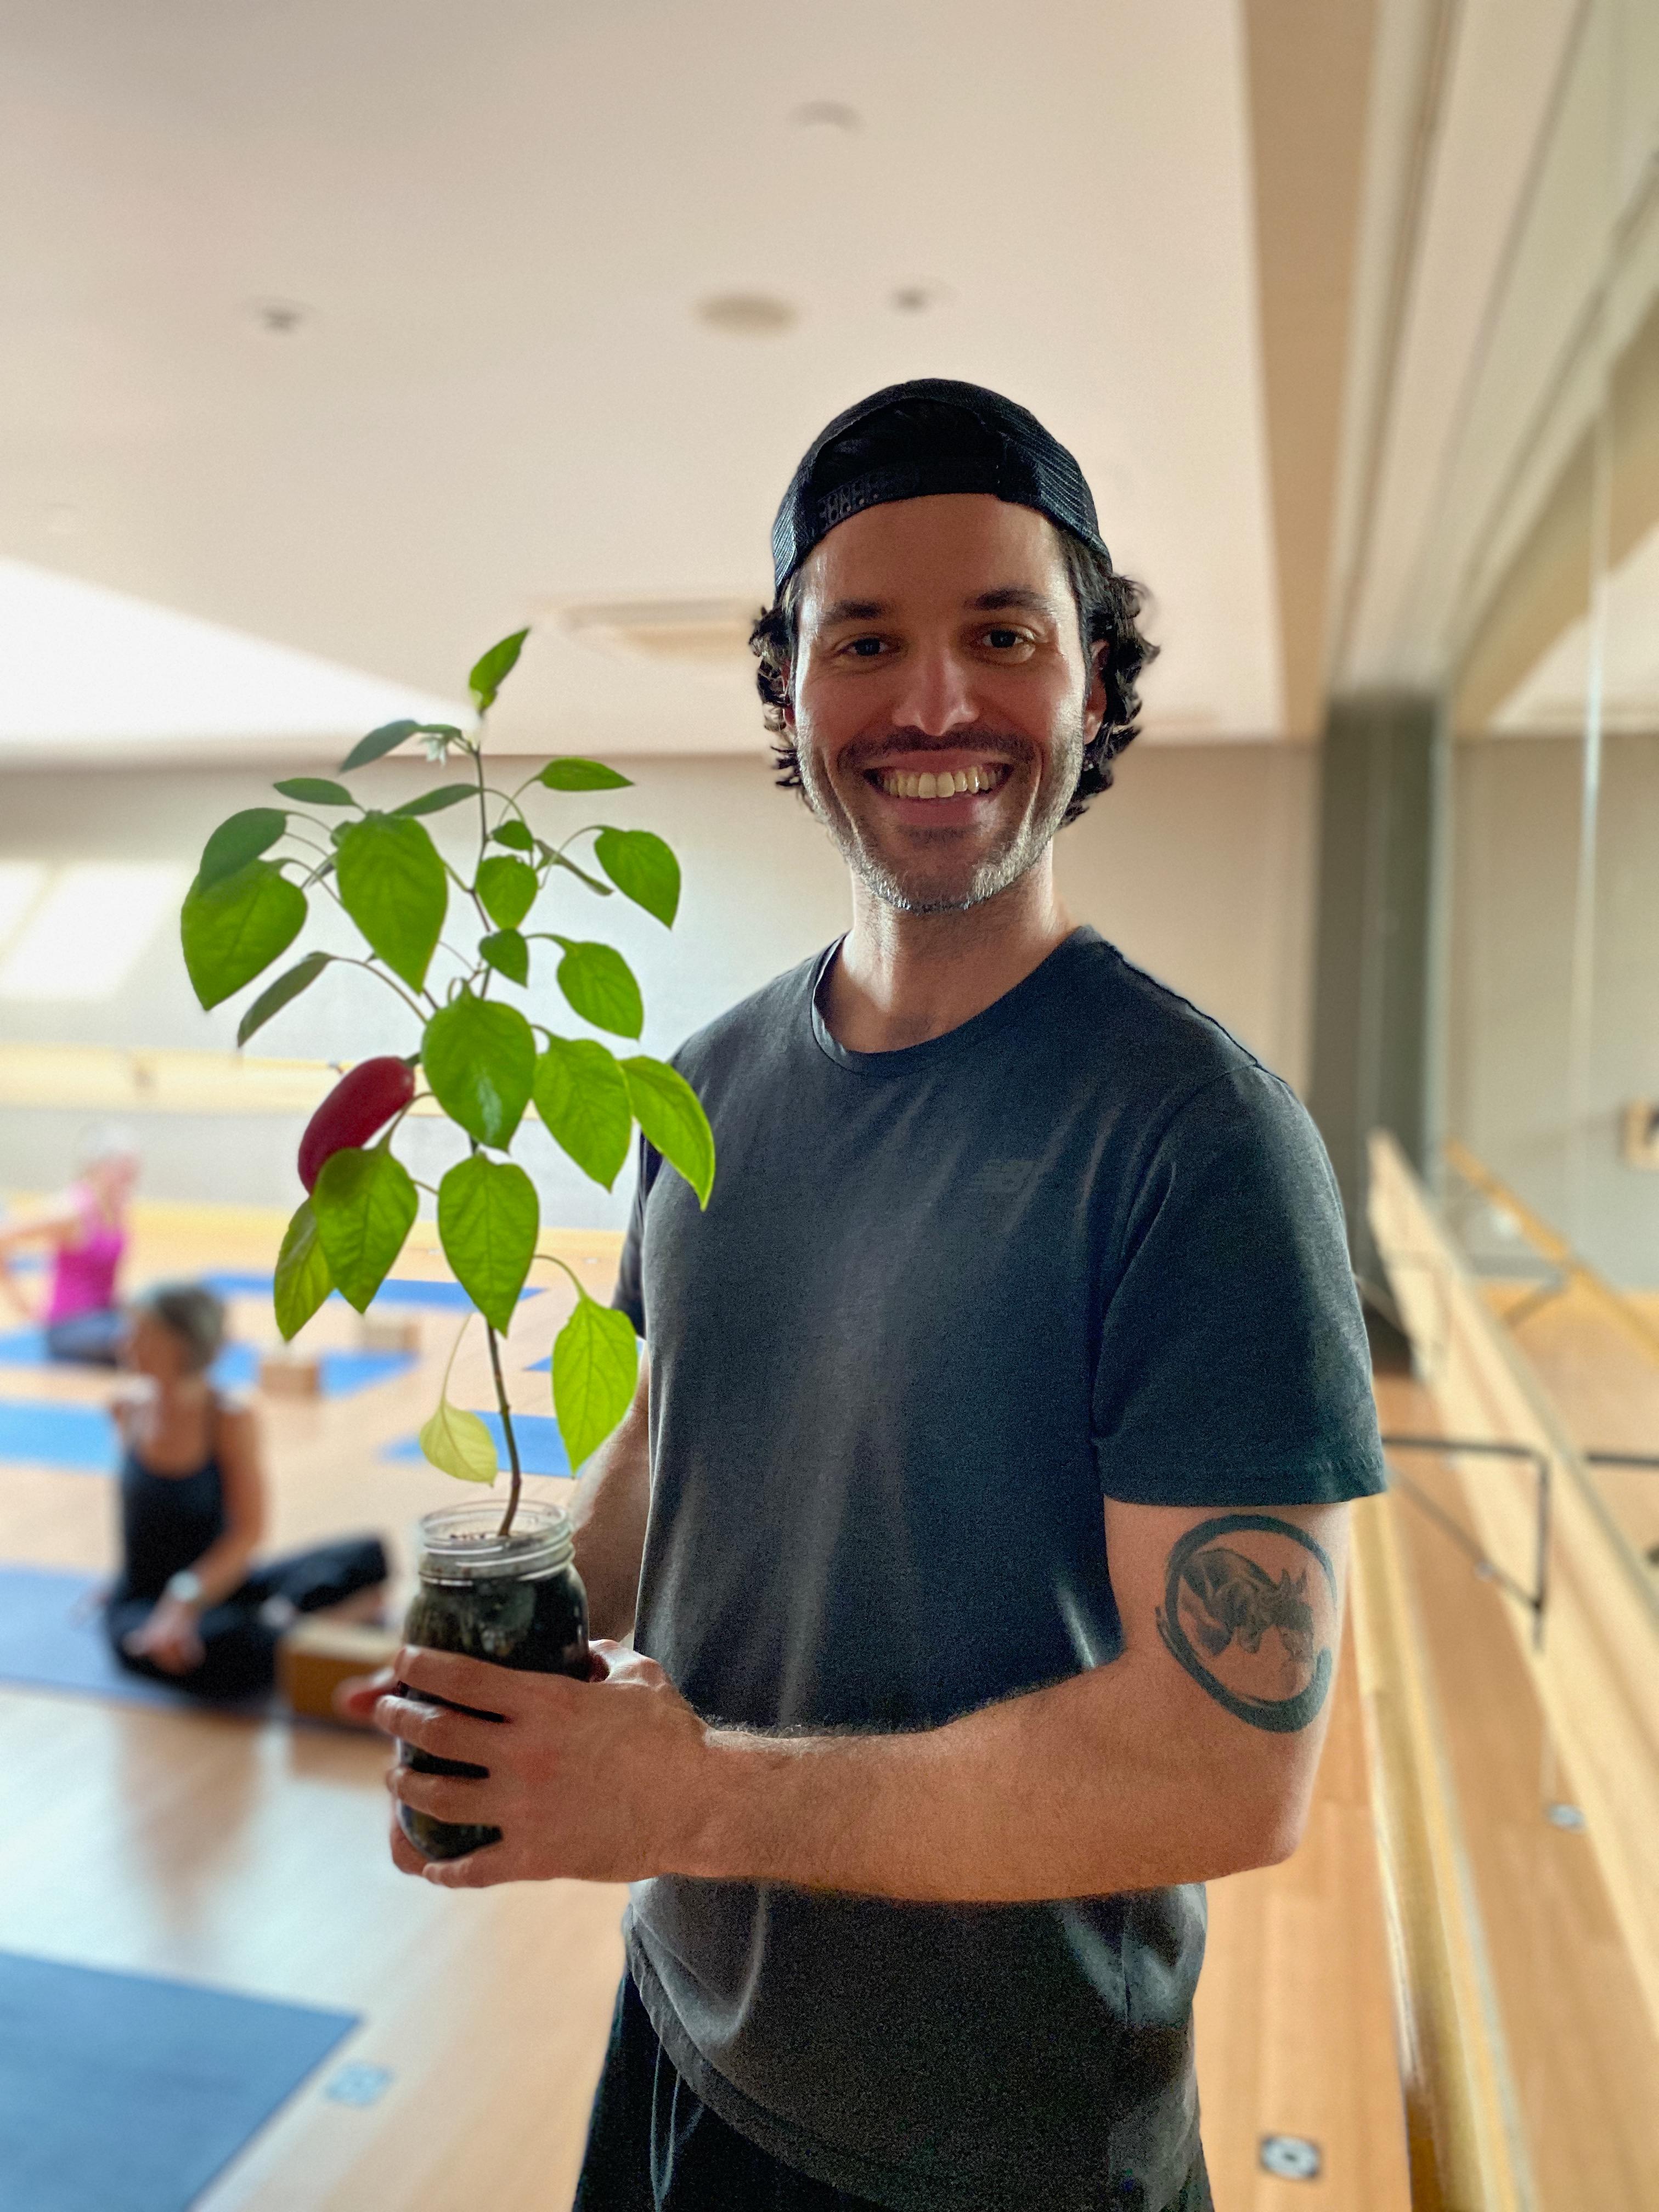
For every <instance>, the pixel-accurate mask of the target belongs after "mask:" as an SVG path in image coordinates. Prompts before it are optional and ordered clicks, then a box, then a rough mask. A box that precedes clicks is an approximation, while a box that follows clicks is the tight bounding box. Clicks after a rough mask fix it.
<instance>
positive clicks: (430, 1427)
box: [421, 1398, 495, 1482]
mask: <svg viewBox="0 0 1659 2212" xmlns="http://www.w3.org/2000/svg"><path fill="white" fill-rule="evenodd" d="M421 1449H422V1452H423V1453H424V1454H425V1455H426V1456H427V1458H428V1459H429V1460H430V1461H431V1462H432V1464H433V1466H434V1467H435V1468H439V1469H440V1470H441V1472H442V1473H443V1474H453V1476H454V1477H455V1480H457V1481H458V1482H494V1480H495V1438H494V1437H492V1436H491V1435H490V1433H489V1430H488V1429H487V1428H485V1426H484V1425H483V1422H482V1421H481V1420H480V1419H478V1417H477V1414H476V1413H465V1412H464V1411H463V1410H462V1408H461V1407H459V1406H452V1405H451V1404H450V1402H449V1401H448V1399H447V1398H440V1399H439V1401H438V1410H437V1412H436V1413H434V1414H433V1416H432V1418H431V1419H430V1420H429V1421H428V1422H426V1423H425V1424H424V1425H423V1426H422V1430H421Z"/></svg>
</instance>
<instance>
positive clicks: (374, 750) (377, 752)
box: [340, 715, 421, 775]
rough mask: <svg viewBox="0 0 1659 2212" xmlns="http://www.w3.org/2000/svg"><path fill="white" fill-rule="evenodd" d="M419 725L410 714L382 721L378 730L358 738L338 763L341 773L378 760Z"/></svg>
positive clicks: (410, 735) (411, 733) (409, 735)
mask: <svg viewBox="0 0 1659 2212" xmlns="http://www.w3.org/2000/svg"><path fill="white" fill-rule="evenodd" d="M420 726H421V725H420V724H419V723H418V722H417V721H416V720H414V719H413V717H412V716H410V715H405V716H404V718H403V720H401V721H397V722H382V723H381V725H380V728H379V729H378V730H371V731H370V732H369V733H368V736H367V737H366V738H358V740H357V742H356V744H355V745H353V747H352V748H351V750H350V751H349V753H348V754H347V755H346V757H345V758H344V759H343V761H342V762H341V763H340V773H341V775H347V774H349V771H350V770H351V769H354V768H362V767H365V766H366V765H367V764H368V762H370V761H373V760H379V759H380V756H381V754H382V753H389V752H391V751H392V750H393V749H394V747H396V746H398V745H400V744H402V743H403V741H404V738H412V737H413V736H414V734H415V732H416V730H418V729H419V728H420Z"/></svg>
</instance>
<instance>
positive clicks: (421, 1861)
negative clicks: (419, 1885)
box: [392, 1805, 432, 1874]
mask: <svg viewBox="0 0 1659 2212" xmlns="http://www.w3.org/2000/svg"><path fill="white" fill-rule="evenodd" d="M431 1863H432V1862H431V1860H430V1859H428V1857H427V1856H426V1854H425V1853H424V1852H423V1851H417V1850H416V1848H415V1846H414V1844H411V1843H410V1840H409V1838H408V1837H407V1836H406V1835H404V1832H403V1827H402V1824H401V1823H400V1822H399V1820H398V1808H397V1807H396V1806H395V1805H394V1806H393V1807H392V1865H393V1866H395V1867H396V1868H397V1869H398V1873H399V1874H424V1873H425V1872H426V1870H427V1869H428V1866H430V1865H431Z"/></svg>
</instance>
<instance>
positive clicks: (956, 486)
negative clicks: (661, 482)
mask: <svg viewBox="0 0 1659 2212" xmlns="http://www.w3.org/2000/svg"><path fill="white" fill-rule="evenodd" d="M939 492H988V493H989V494H990V495H991V496H992V497H993V498H994V499H1003V500H1006V501H1008V502H1009V503H1010V505H1012V506H1014V507H1035V508H1036V511H1037V513H1039V514H1046V515H1047V516H1048V520H1050V521H1051V522H1054V523H1058V524H1059V525H1060V528H1061V529H1063V530H1069V531H1070V532H1071V533H1072V535H1073V537H1074V538H1080V539H1081V540H1082V541H1083V543H1084V544H1085V545H1087V546H1089V547H1090V548H1091V550H1093V551H1095V552H1096V553H1097V554H1099V555H1100V556H1101V558H1102V559H1103V561H1104V562H1106V564H1107V566H1108V567H1110V566H1111V558H1112V556H1111V555H1110V554H1109V552H1108V551H1107V550H1106V547H1105V544H1103V541H1102V538H1101V535H1100V521H1099V518H1098V516H1097V514H1096V513H1095V502H1094V496H1093V495H1092V493H1091V491H1090V489H1089V486H1088V483H1086V481H1085V477H1084V474H1083V471H1082V470H1081V469H1080V468H1079V466H1078V465H1077V462H1076V460H1075V459H1073V456H1072V455H1071V454H1070V453H1067V452H1066V448H1065V447H1064V446H1062V445H1061V444H1060V441H1059V440H1058V439H1057V438H1055V437H1054V436H1053V435H1051V433H1050V432H1048V431H1047V430H1045V429H1044V428H1043V427H1042V423H1041V422H1038V421H1037V418H1036V416H1035V415H1033V414H1031V413H1030V410H1028V409H1026V408H1024V407H1020V406H1017V405H1016V404H1015V403H1014V402H1013V401H1012V399H1005V398H1003V397H1002V395H1001V393H1000V392H988V391H987V390H986V388H985V386H983V385H981V384H960V383H957V382H956V381H955V380H952V379H951V378H949V377H943V376H919V377H915V378H913V379H912V380H911V381H910V382H909V383H908V384H890V385H888V386H886V387H885V388H884V390H882V391H880V392H872V394H871V395H870V397H869V398H867V399H860V401H859V402H858V404H856V406H853V407H849V408H848V409H847V410H845V411H844V412H843V413H842V414H840V415H837V416H836V419H835V421H834V422H830V423H829V424H828V425H826V427H825V428H823V429H822V430H821V431H820V432H819V433H818V435H817V437H816V438H815V439H814V440H813V441H812V443H811V445H810V446H809V447H807V449H806V453H805V458H804V459H803V460H802V462H801V464H800V466H799V468H798V469H797V470H796V471H795V473H794V475H793V477H791V479H790V483H789V489H788V490H787V492H785V494H784V495H783V503H782V505H781V507H779V509H778V513H777V520H776V521H775V522H774V524H773V525H772V568H773V578H774V582H775V587H776V589H777V590H778V591H780V592H781V590H782V589H783V587H784V586H785V585H786V584H787V582H788V580H789V579H790V577H791V576H793V574H794V573H795V571H796V569H797V568H799V566H800V564H801V562H803V561H804V560H805V558H806V556H807V555H808V554H809V553H810V552H811V550H812V548H813V547H814V546H815V545H816V544H818V543H819V541H820V540H821V539H822V538H826V537H828V535H829V532H831V531H832V530H833V529H834V528H835V527H836V524H837V523H838V522H845V521H846V520H848V516H849V515H854V514H859V513H862V512H863V510H864V509H865V508H866V507H880V506H884V504H886V503H887V502H888V501H891V500H898V499H926V498H927V497H929V496H931V495H934V494H936V493H939Z"/></svg>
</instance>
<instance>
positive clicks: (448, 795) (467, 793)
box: [392, 783, 478, 814]
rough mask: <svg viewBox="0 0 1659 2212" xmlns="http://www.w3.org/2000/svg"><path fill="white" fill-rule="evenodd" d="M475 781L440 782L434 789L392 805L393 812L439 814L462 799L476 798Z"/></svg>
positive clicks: (456, 804)
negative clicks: (398, 804) (397, 804)
mask: <svg viewBox="0 0 1659 2212" xmlns="http://www.w3.org/2000/svg"><path fill="white" fill-rule="evenodd" d="M477 795H478V787H477V784H476V783H445V784H440V786H439V787H438V788H437V790H436V791H423V792H422V793H421V795H420V797H419V798H418V799H404V803H403V805H401V806H394V807H393V808H392V812H393V813H394V814H441V813H442V812H443V811H444V809H445V807H447V806H459V805H460V803H461V801H462V800H463V799H476V798H477Z"/></svg>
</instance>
